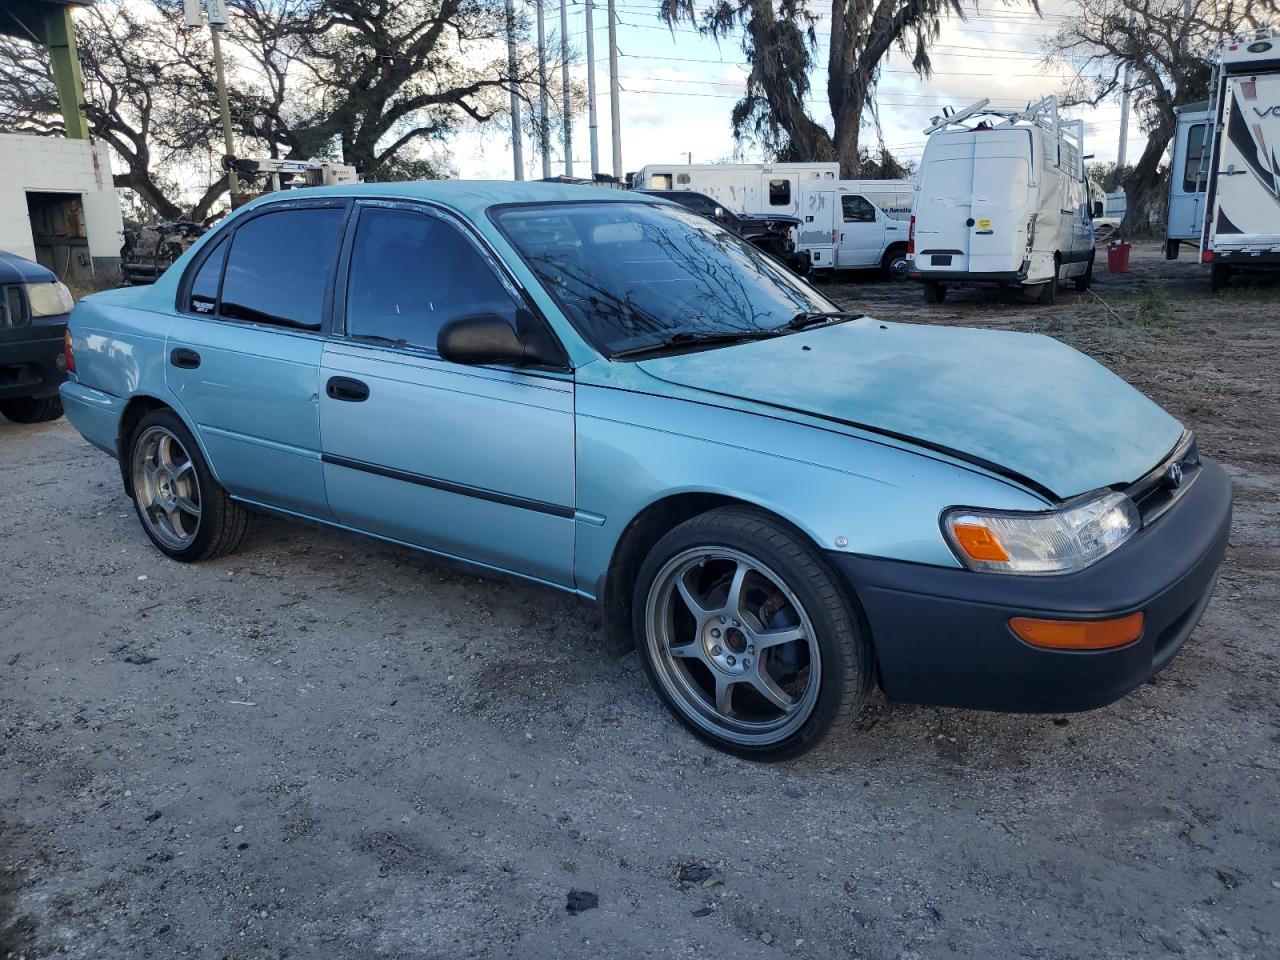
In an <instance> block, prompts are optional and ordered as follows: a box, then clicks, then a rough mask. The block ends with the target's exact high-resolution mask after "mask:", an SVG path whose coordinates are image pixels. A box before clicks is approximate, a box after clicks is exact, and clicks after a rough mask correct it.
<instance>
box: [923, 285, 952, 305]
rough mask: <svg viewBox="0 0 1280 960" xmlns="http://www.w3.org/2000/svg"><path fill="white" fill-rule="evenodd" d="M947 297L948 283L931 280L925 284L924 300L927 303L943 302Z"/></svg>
mask: <svg viewBox="0 0 1280 960" xmlns="http://www.w3.org/2000/svg"><path fill="white" fill-rule="evenodd" d="M945 299H947V287H946V284H942V283H936V282H934V281H929V282H927V283H925V285H924V302H925V303H941V302H942V301H943V300H945Z"/></svg>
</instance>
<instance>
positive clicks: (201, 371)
mask: <svg viewBox="0 0 1280 960" xmlns="http://www.w3.org/2000/svg"><path fill="white" fill-rule="evenodd" d="M347 213H348V204H347V202H346V201H309V202H297V203H294V202H286V203H279V204H271V205H270V206H268V207H265V208H263V210H262V212H259V213H255V214H252V215H249V216H246V217H245V218H242V219H239V220H238V221H237V222H236V223H235V225H234V226H233V227H232V229H231V232H229V233H227V234H225V235H224V236H222V237H220V238H216V239H214V240H213V241H212V242H211V244H210V245H209V246H208V247H207V248H206V250H205V251H203V252H202V253H201V255H200V259H198V260H197V261H196V263H195V264H194V265H193V269H194V273H193V274H192V275H191V278H190V280H189V281H188V282H187V283H186V284H184V286H183V289H182V291H181V293H180V294H179V296H180V297H181V303H180V305H179V306H180V309H179V311H178V313H177V315H176V316H175V317H174V318H173V320H172V322H171V323H170V325H169V336H168V342H167V343H166V345H165V355H164V362H165V381H166V383H167V385H168V387H169V390H170V392H171V393H172V394H173V396H174V398H175V400H176V401H177V403H178V405H179V407H180V408H181V409H182V410H183V411H184V412H185V413H186V415H187V419H188V421H189V422H190V423H192V424H193V425H194V426H195V430H196V433H197V434H198V436H199V439H200V443H201V445H202V446H203V447H204V449H205V452H206V453H207V454H208V459H209V463H210V465H211V467H212V468H213V471H214V474H215V475H216V476H217V478H218V480H219V482H220V483H221V484H222V485H223V486H224V487H226V488H227V490H228V491H229V492H230V493H231V494H232V495H233V496H237V497H241V498H243V499H247V500H253V501H256V502H259V503H263V504H267V505H269V506H274V507H279V508H282V509H285V510H290V511H293V512H296V513H302V514H306V515H309V516H315V517H321V518H325V519H327V518H329V516H330V515H329V510H328V505H327V503H326V500H325V492H324V477H323V473H322V470H321V466H320V421H319V411H318V404H317V380H318V377H319V374H320V357H321V353H322V351H323V349H324V339H323V324H324V319H325V315H326V312H327V302H328V297H329V293H330V287H331V285H332V279H333V272H334V268H335V266H336V264H337V260H338V251H339V247H340V246H341V242H342V235H343V225H344V223H345V220H346V217H347ZM224 268H225V269H224Z"/></svg>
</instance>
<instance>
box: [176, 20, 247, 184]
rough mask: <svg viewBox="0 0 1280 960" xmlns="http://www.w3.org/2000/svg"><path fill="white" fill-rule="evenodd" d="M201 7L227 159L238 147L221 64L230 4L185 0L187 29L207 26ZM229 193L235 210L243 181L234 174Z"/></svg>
mask: <svg viewBox="0 0 1280 960" xmlns="http://www.w3.org/2000/svg"><path fill="white" fill-rule="evenodd" d="M201 6H203V7H204V12H205V13H206V14H207V15H208V18H209V36H210V38H211V39H212V40H213V69H214V76H215V82H216V83H217V87H218V109H219V110H220V111H221V113H222V144H223V146H224V147H225V148H226V151H227V156H228V157H234V156H235V154H236V146H235V141H234V140H233V139H232V137H231V104H230V101H229V99H228V98H227V72H226V69H225V67H224V66H223V63H222V41H221V39H219V35H220V34H221V33H222V31H223V30H225V29H227V4H226V0H203V3H202V0H183V13H184V15H185V18H186V21H187V26H189V27H199V26H201V25H202V24H203V23H204V17H203V16H202V15H201V9H200V8H201ZM227 189H228V191H229V192H230V194H231V206H232V207H234V206H235V199H236V197H237V196H238V195H239V194H240V178H239V177H237V176H236V173H235V171H234V170H228V171H227Z"/></svg>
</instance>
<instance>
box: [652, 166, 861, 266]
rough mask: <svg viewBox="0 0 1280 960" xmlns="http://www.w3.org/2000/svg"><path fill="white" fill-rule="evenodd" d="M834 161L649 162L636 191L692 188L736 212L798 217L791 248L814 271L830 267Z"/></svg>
mask: <svg viewBox="0 0 1280 960" xmlns="http://www.w3.org/2000/svg"><path fill="white" fill-rule="evenodd" d="M839 176H840V165H839V164H838V163H771V164H769V163H694V164H678V163H677V164H672V163H667V164H651V165H649V166H646V167H644V168H642V169H641V170H640V171H639V172H638V173H636V174H635V176H634V178H633V182H632V186H633V187H635V188H637V189H640V190H696V191H697V192H699V193H705V194H706V195H707V196H709V197H714V198H715V199H716V200H718V201H720V203H722V204H724V206H725V207H726V208H727V209H729V210H732V211H734V212H735V213H745V214H750V215H756V216H759V215H770V214H772V215H775V216H791V217H797V218H799V219H800V221H801V224H800V226H799V227H798V228H797V231H796V232H797V236H796V237H795V245H796V250H797V251H798V252H800V253H801V254H802V255H803V254H807V255H808V257H809V261H810V263H811V264H812V266H813V269H815V270H830V269H831V268H832V267H833V266H835V252H836V234H837V233H838V231H837V229H836V225H837V224H836V206H837V203H836V180H837V178H838V177H839Z"/></svg>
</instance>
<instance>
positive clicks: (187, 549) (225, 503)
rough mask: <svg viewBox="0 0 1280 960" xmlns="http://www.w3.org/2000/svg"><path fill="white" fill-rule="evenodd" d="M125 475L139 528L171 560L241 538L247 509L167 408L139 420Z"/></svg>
mask: <svg viewBox="0 0 1280 960" xmlns="http://www.w3.org/2000/svg"><path fill="white" fill-rule="evenodd" d="M129 478H130V486H131V488H132V493H133V504H134V507H135V509H136V510H137V511H138V519H139V520H141V521H142V529H143V530H145V531H146V534H147V536H148V537H150V538H151V542H152V543H154V544H155V545H156V546H157V547H158V548H159V549H160V550H161V551H162V552H164V553H165V554H167V555H168V556H170V557H172V558H173V559H174V560H181V561H183V562H184V563H190V562H193V561H196V560H210V559H213V558H214V557H220V556H222V555H223V554H227V553H231V552H232V551H233V550H235V549H236V548H237V547H239V546H240V544H241V542H242V541H243V540H244V536H245V533H246V532H247V531H248V528H249V513H248V511H247V510H245V508H244V507H242V506H240V505H239V504H237V503H236V502H235V501H233V500H232V499H231V498H230V497H229V496H228V495H227V492H226V491H225V490H223V489H222V487H221V486H219V485H218V481H216V480H215V479H214V478H213V474H212V473H210V472H209V467H208V465H207V464H206V463H205V462H204V458H203V457H202V456H201V454H200V448H199V447H198V446H197V445H196V442H195V438H194V437H192V436H191V432H190V431H189V430H187V428H186V425H185V424H183V422H182V421H181V420H180V419H178V417H177V416H176V415H175V414H174V413H173V412H172V411H170V410H155V411H152V412H151V413H149V414H147V415H146V416H145V417H143V418H142V420H141V421H139V423H138V425H137V427H136V428H135V429H134V431H133V437H132V439H131V440H130V442H129Z"/></svg>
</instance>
